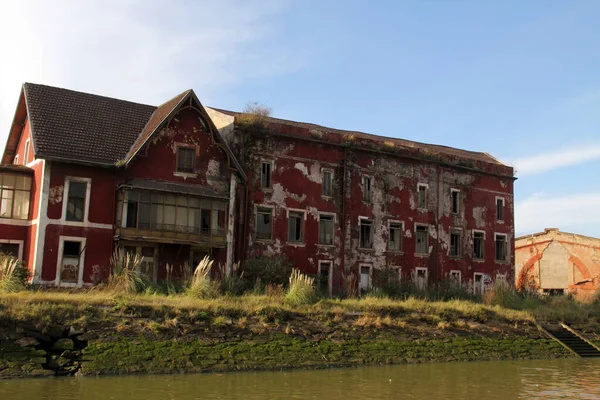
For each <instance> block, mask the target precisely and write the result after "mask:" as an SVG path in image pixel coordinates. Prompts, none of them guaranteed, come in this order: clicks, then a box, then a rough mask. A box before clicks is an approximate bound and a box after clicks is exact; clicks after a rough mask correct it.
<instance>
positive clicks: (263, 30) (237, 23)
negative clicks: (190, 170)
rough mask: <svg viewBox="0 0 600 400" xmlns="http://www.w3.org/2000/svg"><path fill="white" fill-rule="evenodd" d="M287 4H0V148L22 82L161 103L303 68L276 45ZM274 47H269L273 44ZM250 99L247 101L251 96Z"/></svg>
mask: <svg viewBox="0 0 600 400" xmlns="http://www.w3.org/2000/svg"><path fill="white" fill-rule="evenodd" d="M286 4H287V1H286V0H267V1H252V0H239V1H234V0H231V1H230V0H223V1H169V0H105V1H95V2H92V1H78V0H54V1H45V0H23V1H7V2H2V4H1V5H0V54H2V57H3V60H2V67H1V69H2V73H1V74H0V148H1V147H3V144H4V141H5V139H6V133H7V132H8V128H9V125H10V122H11V120H12V116H13V113H14V108H15V106H16V102H17V98H18V94H19V90H20V85H21V83H22V82H24V81H31V82H37V83H45V84H50V85H56V86H62V87H68V88H72V89H76V90H82V91H89V92H92V93H98V94H104V95H108V96H113V97H120V98H124V99H129V100H133V101H139V102H144V103H151V104H158V103H161V102H163V101H165V100H167V99H168V98H170V97H171V96H174V95H176V94H177V93H179V92H180V91H183V90H185V89H188V88H190V87H191V88H193V89H195V90H196V91H197V92H198V94H199V96H200V97H201V99H202V100H203V101H207V100H210V97H211V96H212V95H213V94H215V93H217V92H218V91H219V90H224V89H227V88H230V87H232V86H233V85H235V84H236V83H238V82H240V81H243V80H246V79H252V78H255V77H257V76H259V77H260V76H272V75H273V74H281V73H286V72H289V71H292V70H295V69H297V68H299V67H300V66H302V59H301V57H302V56H301V52H297V51H295V50H294V49H286V48H281V46H277V44H276V41H275V39H276V38H277V32H278V30H279V29H283V27H280V26H277V25H276V24H277V21H278V19H277V18H273V17H274V16H276V15H277V14H279V13H281V12H283V11H284V10H285V7H286ZM274 43H275V44H274ZM249 100H250V99H249Z"/></svg>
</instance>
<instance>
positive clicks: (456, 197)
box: [450, 189, 460, 214]
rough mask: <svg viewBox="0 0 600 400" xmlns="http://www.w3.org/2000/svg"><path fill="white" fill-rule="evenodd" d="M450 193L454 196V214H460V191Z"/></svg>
mask: <svg viewBox="0 0 600 400" xmlns="http://www.w3.org/2000/svg"><path fill="white" fill-rule="evenodd" d="M450 193H451V195H452V214H458V211H459V209H460V203H459V199H460V190H457V189H452V190H451V192H450Z"/></svg>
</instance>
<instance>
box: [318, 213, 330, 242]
mask: <svg viewBox="0 0 600 400" xmlns="http://www.w3.org/2000/svg"><path fill="white" fill-rule="evenodd" d="M319 244H325V245H332V244H333V215H319Z"/></svg>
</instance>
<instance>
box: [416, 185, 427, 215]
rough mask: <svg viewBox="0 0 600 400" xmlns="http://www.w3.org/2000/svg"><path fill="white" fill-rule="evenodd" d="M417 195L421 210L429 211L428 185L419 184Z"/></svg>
mask: <svg viewBox="0 0 600 400" xmlns="http://www.w3.org/2000/svg"><path fill="white" fill-rule="evenodd" d="M417 194H418V207H419V208H420V209H423V210H424V209H427V185H426V184H424V183H419V184H418V185H417Z"/></svg>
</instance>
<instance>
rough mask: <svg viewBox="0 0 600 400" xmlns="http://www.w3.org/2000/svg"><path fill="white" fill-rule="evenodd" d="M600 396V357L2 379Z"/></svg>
mask: <svg viewBox="0 0 600 400" xmlns="http://www.w3.org/2000/svg"><path fill="white" fill-rule="evenodd" d="M564 398H569V399H600V360H582V359H579V360H541V361H499V362H470V363H443V364H416V365H393V366H381V367H361V368H349V369H330V370H315V371H277V372H243V373H242V372H241V373H227V374H216V373H215V374H198V375H140V376H114V377H74V378H55V379H53V378H49V379H48V378H45V379H20V380H5V381H0V400H25V399H27V400H38V399H52V400H71V399H85V400H110V399H127V400H154V399H156V400H158V399H160V400H172V399H244V400H256V399H327V400H333V399H344V400H358V399H361V400H365V399H419V400H420V399H428V400H429V399H564Z"/></svg>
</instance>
